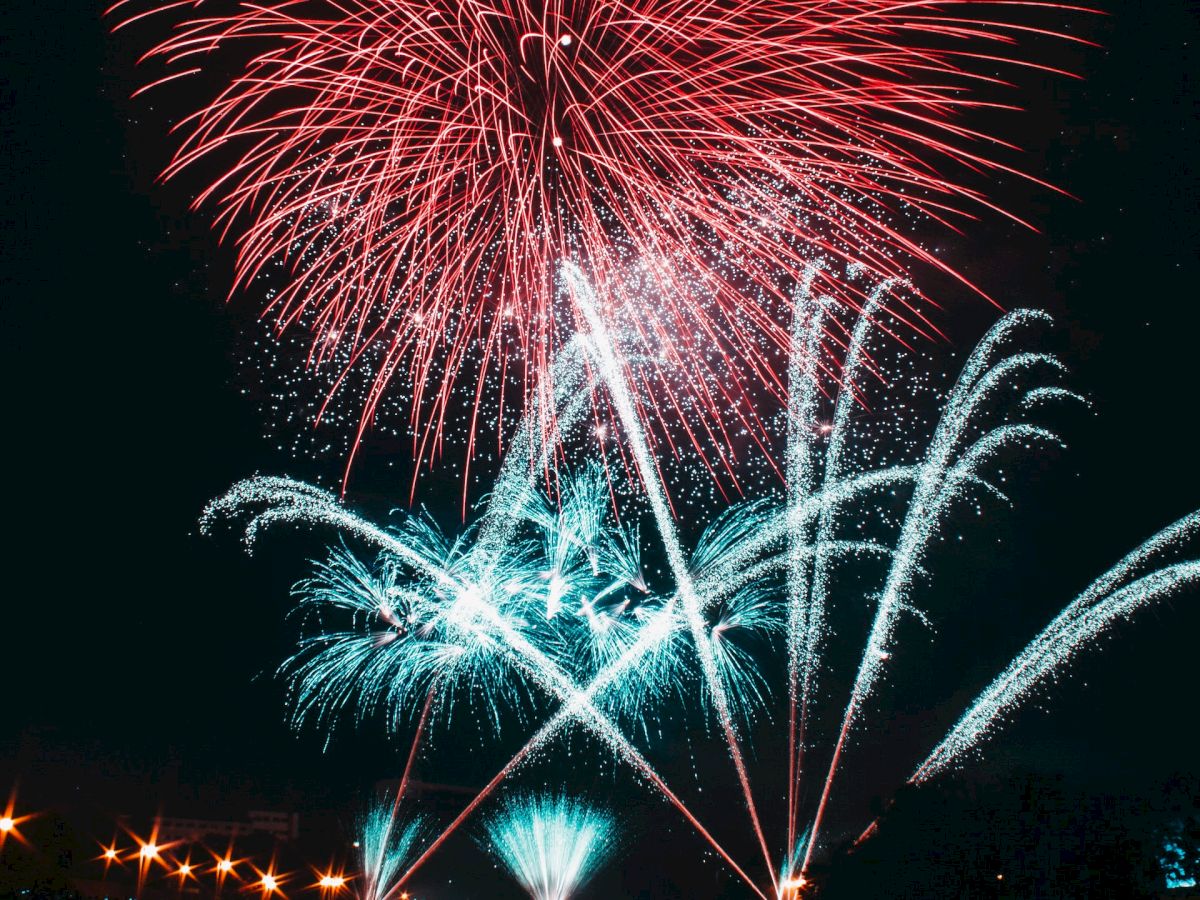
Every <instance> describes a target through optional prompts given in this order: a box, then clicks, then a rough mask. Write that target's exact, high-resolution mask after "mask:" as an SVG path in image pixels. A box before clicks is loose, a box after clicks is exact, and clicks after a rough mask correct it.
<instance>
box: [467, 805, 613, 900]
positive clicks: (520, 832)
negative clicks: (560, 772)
mask: <svg viewBox="0 0 1200 900" xmlns="http://www.w3.org/2000/svg"><path fill="white" fill-rule="evenodd" d="M485 829H486V832H487V838H488V840H487V846H488V848H489V849H490V850H491V852H492V853H493V854H494V855H495V856H496V858H497V859H499V860H500V861H501V862H502V863H503V864H504V866H505V868H507V869H508V871H509V872H510V873H511V874H512V876H513V878H515V879H516V880H517V881H518V882H520V884H521V886H522V887H523V888H525V890H526V891H527V892H528V893H529V896H530V897H531V898H532V900H570V898H571V897H572V896H573V895H574V894H575V892H576V891H577V890H578V889H580V888H581V887H583V885H584V884H586V883H587V881H588V879H589V878H591V877H592V875H594V874H595V873H596V870H597V869H598V868H599V867H600V866H601V865H602V864H603V862H604V860H605V858H606V857H607V856H608V855H609V854H611V852H612V849H613V845H614V839H615V836H616V822H615V821H614V820H613V818H612V816H611V815H609V814H608V813H606V812H603V811H601V810H599V809H596V808H594V807H591V806H589V805H587V804H585V803H583V802H581V801H579V800H572V799H568V798H566V797H518V798H516V799H514V800H510V801H509V802H508V803H506V804H505V806H504V808H503V809H502V810H500V812H498V813H496V814H495V815H494V816H492V817H491V818H490V819H489V820H488V821H487V823H486V825H485Z"/></svg>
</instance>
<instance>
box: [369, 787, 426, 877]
mask: <svg viewBox="0 0 1200 900" xmlns="http://www.w3.org/2000/svg"><path fill="white" fill-rule="evenodd" d="M400 800H401V794H400V793H397V795H396V798H395V800H394V801H393V800H391V799H389V798H387V797H383V798H382V799H381V800H380V801H379V802H378V803H376V804H375V805H374V806H372V807H371V809H370V810H369V811H368V812H367V814H366V815H365V816H364V817H363V819H362V821H361V823H360V824H359V835H360V836H359V839H358V847H359V849H360V850H361V856H362V859H361V870H362V876H361V878H360V879H359V880H358V881H357V882H356V883H355V896H356V897H357V898H358V900H386V898H387V897H388V896H390V895H391V891H392V888H393V887H394V886H395V883H396V878H397V876H398V875H399V874H400V872H401V871H402V866H404V864H405V863H406V862H407V861H408V859H409V855H410V854H411V852H412V850H413V847H414V846H415V845H416V843H417V841H418V839H419V838H420V835H421V832H422V831H423V829H424V823H423V822H422V821H421V820H420V819H415V820H413V821H411V822H408V823H407V824H403V823H402V822H401V821H399V818H398V812H399V805H400Z"/></svg>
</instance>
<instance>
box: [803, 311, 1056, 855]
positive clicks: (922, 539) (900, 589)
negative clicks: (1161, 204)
mask: <svg viewBox="0 0 1200 900" xmlns="http://www.w3.org/2000/svg"><path fill="white" fill-rule="evenodd" d="M1049 320H1050V318H1049V316H1047V315H1046V314H1045V313H1041V312H1036V311H1032V310H1017V311H1015V312H1011V313H1009V314H1008V315H1006V316H1004V317H1003V318H1002V319H1001V320H1000V321H999V322H997V323H996V324H995V325H994V326H992V328H991V330H990V331H989V332H988V333H987V335H985V336H984V338H983V340H982V341H980V342H979V344H978V345H977V346H976V348H975V350H974V351H973V352H972V353H971V355H970V357H969V358H968V359H967V363H966V365H965V366H964V368H963V371H962V373H961V374H960V375H959V378H958V381H957V383H956V384H955V386H954V388H953V390H952V391H951V393H950V397H949V399H948V400H947V403H946V407H945V411H944V412H943V414H942V417H941V419H940V420H939V422H938V425H937V428H936V429H935V431H934V435H933V440H932V441H931V443H930V445H929V449H928V451H927V452H926V455H925V459H924V461H923V462H922V463H921V465H920V467H919V471H918V473H917V476H916V486H915V489H914V491H913V496H912V498H911V499H910V501H909V504H908V510H907V512H906V514H905V518H904V524H903V525H902V527H901V530H900V536H899V538H898V539H897V542H896V549H895V552H894V553H893V555H892V564H891V567H890V568H889V570H888V575H887V579H886V581H885V583H884V587H883V591H882V593H881V595H880V598H879V602H878V607H877V609H876V612H875V619H874V622H873V624H872V626H871V632H870V635H869V637H868V638H867V642H866V646H865V647H864V650H863V656H862V660H861V662H860V663H859V668H858V674H857V675H856V677H855V681H854V686H853V687H852V689H851V692H850V699H849V701H848V702H847V704H846V711H845V714H844V716H843V718H842V725H841V729H840V731H839V733H838V738H837V741H836V743H835V745H834V750H833V756H832V759H831V760H830V764H829V771H828V774H827V775H826V777H825V784H824V787H823V788H822V790H821V797H820V800H819V801H818V804H817V811H816V814H815V815H814V817H813V823H812V827H811V828H810V829H809V834H808V839H807V847H806V848H805V852H804V861H803V863H802V864H801V872H802V873H803V872H804V871H806V870H807V868H808V866H809V864H810V862H811V861H812V855H813V851H814V849H815V848H816V846H817V838H818V836H819V834H820V829H821V824H822V819H823V817H824V814H825V810H826V808H827V805H828V802H829V794H830V791H831V790H832V787H833V783H834V779H835V776H836V774H837V769H838V763H839V762H840V759H841V754H842V751H843V749H844V748H845V744H846V738H847V736H848V735H849V733H850V731H851V729H852V728H853V727H854V725H855V724H856V722H857V719H858V714H859V712H860V710H861V708H862V703H863V701H864V700H865V699H866V698H867V697H868V696H869V695H870V693H871V691H872V689H873V688H874V686H875V684H876V682H877V681H878V679H879V677H880V676H881V674H882V672H883V664H884V662H885V661H886V660H887V659H888V658H889V655H890V651H889V649H888V648H889V645H890V642H891V638H892V634H893V631H894V629H895V625H896V622H897V619H898V617H899V615H900V613H901V612H903V611H904V610H906V609H910V605H909V602H908V598H909V594H910V592H911V588H912V582H913V578H914V576H915V574H916V572H917V570H918V567H919V564H920V562H921V559H922V558H923V557H924V554H925V552H926V550H927V549H928V546H929V543H930V541H931V540H932V539H933V537H934V535H935V534H936V533H937V526H938V524H939V517H940V515H941V513H942V511H943V510H944V508H945V507H946V505H947V503H948V502H949V500H950V499H951V498H952V497H954V496H956V495H957V494H958V493H959V492H960V491H961V489H962V487H963V486H964V484H966V483H968V482H972V481H974V480H975V469H976V468H977V467H978V465H979V463H981V462H982V461H983V460H984V459H985V458H986V457H987V456H989V455H991V454H993V453H995V452H996V451H997V450H999V449H1000V448H1001V447H1003V446H1004V445H1006V444H1007V443H1010V442H1013V441H1017V440H1022V439H1025V440H1028V439H1041V440H1046V441H1054V440H1056V439H1055V437H1054V435H1052V434H1051V433H1050V432H1048V431H1046V430H1045V429H1041V428H1037V427H1035V426H1032V425H1005V426H1001V427H1000V428H997V429H995V430H993V431H992V432H989V433H988V434H987V435H985V436H984V437H983V438H981V439H980V440H978V441H976V442H975V444H974V445H972V446H971V448H970V449H969V450H968V451H967V452H965V453H964V454H963V455H962V457H961V458H960V459H958V460H957V461H956V460H955V458H954V457H955V453H956V451H958V450H959V449H960V448H961V447H962V445H963V442H964V439H965V438H966V437H967V432H968V430H969V429H970V428H971V427H973V426H974V418H973V417H974V414H975V413H976V412H977V411H978V409H979V408H980V406H982V405H983V403H984V402H985V401H986V400H988V399H990V398H991V397H992V396H993V395H994V393H995V392H996V391H997V390H998V389H999V388H1000V387H1001V386H1002V385H1004V384H1005V379H1006V378H1008V377H1010V376H1012V375H1015V374H1017V373H1019V372H1020V371H1022V370H1024V369H1027V368H1029V367H1032V366H1036V365H1046V366H1051V367H1057V368H1061V363H1059V362H1058V361H1057V360H1056V359H1055V358H1054V357H1052V356H1049V355H1048V354H1044V353H1019V354H1016V355H1014V356H1010V357H1006V358H1004V359H1002V360H1001V361H1000V362H998V363H995V364H994V365H993V364H992V362H991V360H992V357H993V354H994V353H995V351H996V350H997V349H998V347H999V346H1000V344H1001V343H1002V342H1003V341H1004V340H1006V339H1007V338H1008V337H1009V336H1010V335H1011V333H1012V332H1013V330H1014V329H1016V328H1017V327H1019V326H1022V325H1025V324H1028V323H1031V322H1036V321H1043V322H1047V321H1049Z"/></svg>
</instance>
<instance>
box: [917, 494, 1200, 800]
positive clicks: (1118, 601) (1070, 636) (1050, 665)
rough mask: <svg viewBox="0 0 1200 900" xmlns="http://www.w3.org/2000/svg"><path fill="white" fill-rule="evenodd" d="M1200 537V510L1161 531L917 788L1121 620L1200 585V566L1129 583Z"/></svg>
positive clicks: (932, 760) (973, 714) (1017, 663)
mask: <svg viewBox="0 0 1200 900" xmlns="http://www.w3.org/2000/svg"><path fill="white" fill-rule="evenodd" d="M1198 532H1200V512H1194V513H1192V514H1190V515H1188V516H1184V517H1183V518H1182V519H1180V520H1179V521H1178V522H1176V523H1175V524H1174V525H1171V526H1170V527H1169V528H1165V529H1163V530H1162V531H1160V532H1159V533H1158V534H1156V535H1154V537H1152V538H1150V539H1149V540H1148V541H1146V542H1145V543H1143V544H1142V545H1141V546H1139V547H1138V548H1137V549H1136V550H1134V551H1133V552H1132V553H1130V554H1129V555H1127V556H1126V557H1125V558H1124V559H1122V560H1121V561H1120V562H1119V563H1117V564H1116V565H1115V566H1113V567H1112V568H1111V569H1109V570H1108V571H1107V572H1105V573H1104V574H1103V575H1102V576H1100V577H1099V578H1097V579H1096V580H1095V581H1094V582H1093V583H1092V584H1091V586H1090V587H1088V589H1087V590H1086V591H1084V592H1083V593H1082V594H1080V595H1079V596H1078V597H1076V598H1075V599H1074V600H1073V601H1072V602H1071V603H1070V604H1069V605H1068V606H1067V607H1066V609H1064V610H1063V611H1062V612H1061V613H1059V614H1058V615H1057V616H1056V617H1055V618H1054V620H1053V621H1052V622H1051V623H1050V624H1049V625H1047V626H1046V628H1045V629H1044V630H1043V631H1042V632H1041V634H1039V635H1038V636H1037V637H1036V638H1034V639H1033V640H1032V641H1030V643H1029V645H1028V646H1027V647H1026V648H1025V649H1024V650H1022V651H1021V652H1020V653H1019V654H1018V655H1017V657H1016V658H1015V659H1013V661H1012V662H1011V663H1009V665H1008V667H1007V668H1006V669H1005V670H1004V671H1003V672H1002V673H1001V674H1000V675H999V676H998V677H997V678H996V680H995V681H993V682H992V683H991V684H990V685H989V686H988V687H987V689H986V690H984V691H983V693H981V694H980V695H979V696H978V697H977V698H976V699H975V701H974V702H973V703H972V704H971V706H970V707H969V708H968V709H967V711H966V712H965V713H964V714H963V716H962V718H960V719H959V720H958V723H957V724H955V726H954V727H953V728H952V729H950V731H949V733H947V735H946V736H945V737H944V738H943V739H942V741H941V743H939V744H938V745H937V747H935V748H934V750H933V752H932V753H930V754H929V756H928V757H927V758H926V759H925V761H924V762H923V763H921V765H920V766H918V767H917V770H916V771H915V772H914V773H913V775H912V777H911V779H910V781H911V782H913V783H915V784H920V783H922V782H925V781H928V780H929V779H930V778H933V777H934V776H936V775H938V774H939V773H941V772H943V771H945V770H946V768H947V767H949V766H950V765H951V764H952V763H954V762H955V760H957V759H959V758H961V757H962V756H963V754H964V753H966V752H967V751H969V750H970V749H971V748H973V747H976V746H978V745H979V744H980V743H981V742H982V741H983V740H984V739H985V738H986V737H987V736H988V735H989V734H990V733H991V732H992V731H993V730H995V729H996V728H997V727H998V726H999V724H1000V723H1001V722H1002V721H1003V720H1004V718H1005V716H1006V715H1007V714H1009V713H1010V712H1011V711H1012V709H1013V708H1014V707H1015V706H1016V705H1017V704H1019V703H1020V702H1021V701H1023V700H1024V699H1025V698H1026V697H1027V696H1028V695H1029V693H1030V692H1031V691H1033V690H1034V689H1035V688H1036V687H1037V686H1038V684H1040V683H1041V682H1042V681H1044V680H1045V679H1046V678H1048V677H1050V676H1051V675H1052V674H1054V672H1055V671H1056V670H1058V669H1060V668H1061V667H1062V666H1064V665H1066V664H1067V662H1069V661H1070V659H1071V658H1072V657H1073V656H1075V654H1076V653H1078V652H1080V651H1081V650H1082V649H1083V648H1084V647H1085V646H1087V645H1088V644H1089V643H1090V642H1091V641H1093V640H1095V639H1096V638H1097V637H1098V636H1099V635H1100V634H1101V633H1102V632H1103V631H1104V630H1105V629H1106V628H1108V627H1109V626H1110V625H1112V623H1113V622H1115V621H1117V620H1118V619H1121V618H1124V617H1127V616H1129V615H1131V614H1132V613H1134V612H1136V611H1137V610H1138V609H1140V608H1141V607H1143V606H1145V605H1147V604H1149V603H1152V602H1153V601H1155V600H1159V599H1161V598H1163V597H1165V596H1167V595H1169V594H1171V593H1172V592H1174V591H1178V590H1180V589H1182V588H1184V587H1187V586H1188V585H1189V584H1193V583H1195V582H1197V581H1200V562H1197V561H1194V560H1192V561H1186V562H1180V563H1175V564H1173V565H1169V566H1166V567H1164V568H1162V569H1159V570H1157V571H1155V572H1151V573H1150V574H1148V575H1144V576H1142V577H1140V578H1137V579H1136V580H1134V581H1132V582H1129V583H1127V584H1124V585H1123V586H1121V585H1122V583H1123V582H1127V581H1128V580H1129V579H1130V578H1133V577H1134V576H1135V575H1136V573H1137V571H1138V570H1139V569H1140V568H1142V567H1143V566H1145V565H1146V564H1147V563H1148V562H1149V561H1150V560H1151V559H1152V558H1153V557H1155V556H1158V555H1159V554H1161V553H1163V552H1164V551H1166V550H1168V549H1170V548H1172V547H1174V546H1176V545H1178V544H1181V543H1183V542H1184V541H1186V540H1189V539H1190V538H1192V537H1194V536H1195V535H1196V534H1197V533H1198Z"/></svg>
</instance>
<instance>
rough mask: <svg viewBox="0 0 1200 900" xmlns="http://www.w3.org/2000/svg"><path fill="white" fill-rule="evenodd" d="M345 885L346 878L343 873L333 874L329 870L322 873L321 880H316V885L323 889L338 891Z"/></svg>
mask: <svg viewBox="0 0 1200 900" xmlns="http://www.w3.org/2000/svg"><path fill="white" fill-rule="evenodd" d="M345 886H346V878H345V876H344V875H335V874H333V873H332V872H330V873H329V874H327V875H322V876H321V880H320V881H318V882H317V887H319V888H320V889H321V890H323V891H340V890H341V889H342V888H344V887H345Z"/></svg>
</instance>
